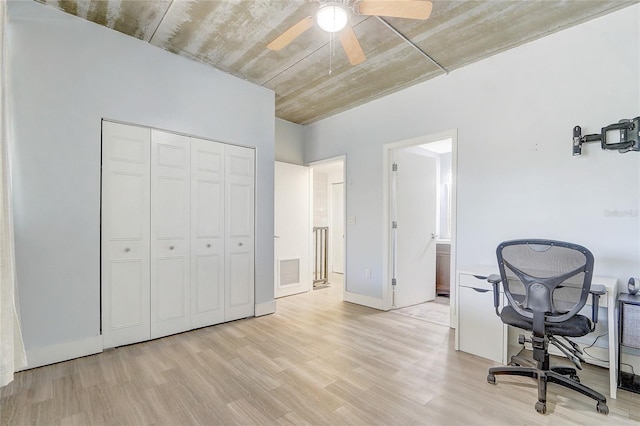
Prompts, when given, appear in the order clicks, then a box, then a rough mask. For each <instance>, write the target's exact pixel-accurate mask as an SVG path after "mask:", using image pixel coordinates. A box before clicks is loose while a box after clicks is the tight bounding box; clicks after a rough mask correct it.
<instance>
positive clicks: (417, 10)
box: [267, 0, 433, 65]
mask: <svg viewBox="0 0 640 426" xmlns="http://www.w3.org/2000/svg"><path fill="white" fill-rule="evenodd" d="M310 1H317V2H319V3H320V5H319V6H318V10H317V11H316V14H315V16H307V17H306V18H304V19H302V20H301V21H300V22H298V23H297V24H295V25H294V26H292V27H291V28H289V29H288V30H286V31H285V32H283V33H282V34H280V35H279V36H278V37H276V39H275V40H273V41H272V42H271V43H269V44H268V45H267V48H268V49H270V50H280V49H282V48H283V47H285V46H287V45H288V44H289V43H291V42H292V41H293V40H295V39H296V38H297V37H298V36H299V35H301V34H302V33H304V32H305V31H307V30H308V29H309V28H311V27H312V26H313V23H314V22H316V23H317V24H318V26H319V27H320V28H321V29H323V30H325V31H327V32H329V33H338V37H339V38H340V43H341V44H342V48H343V49H344V51H345V53H346V54H347V57H348V58H349V62H350V63H351V65H358V64H359V63H361V62H363V61H364V60H365V59H366V57H365V55H364V52H363V51H362V47H361V46H360V43H359V42H358V39H357V37H356V34H355V33H354V32H353V28H352V27H351V25H350V24H349V12H351V13H353V14H354V15H370V16H389V17H395V18H409V19H423V20H424V19H427V18H428V17H429V15H431V8H432V7H433V4H432V3H431V2H430V1H428V0H342V1H325V0H310Z"/></svg>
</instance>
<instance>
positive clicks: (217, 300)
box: [191, 138, 225, 328]
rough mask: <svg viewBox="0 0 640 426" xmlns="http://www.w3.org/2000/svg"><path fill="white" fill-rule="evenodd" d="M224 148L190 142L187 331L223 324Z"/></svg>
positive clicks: (208, 142) (212, 144) (217, 144)
mask: <svg viewBox="0 0 640 426" xmlns="http://www.w3.org/2000/svg"><path fill="white" fill-rule="evenodd" d="M224 163H225V161H224V145H223V144H221V143H216V142H211V141H206V140H200V139H195V138H191V328H197V327H204V326H207V325H211V324H217V323H220V322H223V321H224Z"/></svg>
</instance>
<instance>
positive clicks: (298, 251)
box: [274, 161, 311, 298]
mask: <svg viewBox="0 0 640 426" xmlns="http://www.w3.org/2000/svg"><path fill="white" fill-rule="evenodd" d="M309 177H310V172H309V168H308V167H303V166H297V165H295V164H288V163H281V162H278V161H276V164H275V190H274V194H275V198H274V209H275V212H274V214H275V243H274V244H275V247H274V250H275V268H274V271H275V278H274V285H275V288H274V296H275V297H276V298H277V297H284V296H290V295H292V294H297V293H302V292H305V291H309V288H310V284H311V269H310V247H311V226H310V210H309V204H310V202H309V201H310V200H309V196H310V195H309V194H310V182H309Z"/></svg>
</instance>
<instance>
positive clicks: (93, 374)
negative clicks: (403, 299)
mask: <svg viewBox="0 0 640 426" xmlns="http://www.w3.org/2000/svg"><path fill="white" fill-rule="evenodd" d="M334 293H335V289H333V288H331V287H330V288H325V289H322V290H315V291H312V292H309V293H306V294H302V295H298V296H291V297H288V298H284V299H279V300H278V302H277V306H278V308H277V310H278V312H277V313H276V314H273V315H268V316H265V317H260V318H250V319H245V320H240V321H235V322H232V323H227V324H222V325H217V326H213V327H208V328H203V329H200V330H195V331H192V332H188V333H183V334H179V335H175V336H170V337H167V338H163V339H158V340H154V341H151V342H145V343H140V344H136V345H131V346H126V347H121V348H117V349H114V350H110V351H107V352H104V353H101V354H98V355H93V356H89V357H85V358H80V359H76V360H71V361H67V362H63V363H59V364H56V365H51V366H46V367H42V368H37V369H33V370H29V371H24V372H21V373H18V374H17V375H16V380H15V381H14V382H13V383H11V384H9V385H8V386H5V387H4V388H2V389H1V390H0V397H1V402H0V404H1V405H0V424H2V425H31V424H43V425H45V424H46V425H57V424H60V425H74V424H75V425H101V424H108V425H121V424H125V425H145V424H154V425H192V424H203V425H216V424H220V425H235V424H240V425H254V424H255V425H525V424H526V425H547V424H553V425H559V424H562V425H612V424H615V425H626V424H634V425H637V424H638V422H640V395H638V394H634V393H630V392H626V391H619V392H618V399H617V400H610V401H609V408H610V411H611V412H610V414H609V415H608V416H604V415H602V414H598V413H597V412H596V410H595V402H592V401H591V400H590V399H588V398H586V397H583V396H582V395H579V394H577V393H573V392H570V391H568V390H565V389H563V388H560V387H558V386H556V385H553V384H552V385H549V395H548V399H549V402H548V414H547V415H540V414H538V413H537V412H536V411H535V409H534V404H535V402H536V395H537V393H536V386H535V383H534V382H533V381H532V380H530V379H526V378H504V377H498V385H497V386H493V385H490V384H488V383H487V382H486V375H487V369H488V368H489V367H490V366H492V365H494V364H493V363H492V362H491V361H488V360H485V359H482V358H479V357H475V356H472V355H469V354H465V353H462V352H456V351H455V350H454V349H453V347H454V346H453V340H454V333H453V330H451V329H449V328H447V327H444V326H441V325H438V324H433V323H429V322H425V321H421V320H417V319H414V318H410V317H405V316H401V315H397V314H394V313H391V312H380V311H376V310H374V309H369V308H366V307H362V306H358V305H354V304H350V303H344V302H342V301H340V300H339V299H338V298H336V297H335V295H334ZM580 376H581V378H582V382H583V383H585V384H587V385H588V386H591V387H593V388H595V389H597V390H599V391H600V392H602V393H603V394H606V395H608V379H607V378H608V375H607V370H605V369H602V368H598V367H593V366H587V367H586V368H585V371H583V372H581V374H580Z"/></svg>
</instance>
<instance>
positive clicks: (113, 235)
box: [101, 121, 151, 348]
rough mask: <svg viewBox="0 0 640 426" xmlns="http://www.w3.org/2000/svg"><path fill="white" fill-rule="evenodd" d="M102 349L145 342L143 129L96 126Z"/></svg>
mask: <svg viewBox="0 0 640 426" xmlns="http://www.w3.org/2000/svg"><path fill="white" fill-rule="evenodd" d="M102 135H103V138H102V211H101V222H102V236H101V241H102V242H101V244H102V262H101V275H102V276H101V282H102V334H103V345H104V347H105V348H111V347H114V346H120V345H127V344H129V343H133V342H138V341H140V340H148V339H149V241H150V240H149V188H150V182H149V170H150V158H149V143H150V135H151V132H150V131H149V129H145V128H142V127H135V126H125V125H122V124H116V123H111V122H107V121H105V122H103V123H102Z"/></svg>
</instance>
